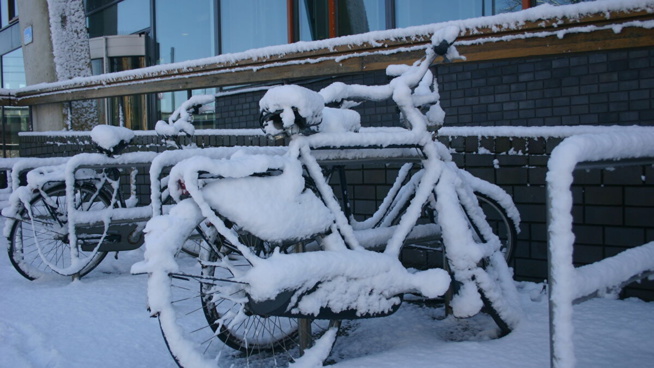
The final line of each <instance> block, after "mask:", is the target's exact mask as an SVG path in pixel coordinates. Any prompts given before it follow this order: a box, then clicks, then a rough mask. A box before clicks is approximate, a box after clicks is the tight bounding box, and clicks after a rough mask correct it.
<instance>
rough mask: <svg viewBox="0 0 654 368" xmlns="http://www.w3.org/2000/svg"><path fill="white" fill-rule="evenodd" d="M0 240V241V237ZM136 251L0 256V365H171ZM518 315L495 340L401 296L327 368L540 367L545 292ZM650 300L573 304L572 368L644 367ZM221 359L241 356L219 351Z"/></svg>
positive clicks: (545, 343) (479, 320) (338, 350)
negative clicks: (63, 266) (76, 266)
mask: <svg viewBox="0 0 654 368" xmlns="http://www.w3.org/2000/svg"><path fill="white" fill-rule="evenodd" d="M0 241H1V242H2V243H3V245H4V244H5V242H6V241H5V240H4V239H2V240H0ZM142 259H143V254H142V251H141V250H136V251H132V252H126V253H120V254H119V258H118V259H117V260H116V259H114V258H113V257H112V256H108V257H107V259H105V261H104V262H103V263H102V264H101V265H100V266H99V267H98V268H97V269H96V270H94V271H93V272H91V273H90V274H89V275H88V276H86V277H85V278H83V279H82V280H80V281H76V282H71V281H70V280H68V279H65V278H53V279H48V280H40V281H36V282H30V281H27V280H26V279H23V278H22V277H21V276H20V275H19V274H18V273H17V272H16V271H14V269H13V268H12V266H11V265H10V263H9V260H8V258H7V256H6V255H5V254H4V252H3V254H2V255H0V290H2V298H0V356H1V357H2V358H1V359H0V367H12V368H18V367H51V368H57V367H66V368H76V367H98V368H100V367H120V368H124V367H162V368H165V367H175V366H176V365H175V362H174V361H173V360H172V358H171V357H170V356H169V354H168V351H167V349H166V346H165V343H164V341H163V338H162V337H161V334H160V332H159V325H158V323H157V320H156V319H153V318H149V317H148V312H147V311H146V276H134V275H131V274H130V273H129V269H130V267H131V265H132V264H133V263H134V262H137V261H140V260H142ZM519 289H520V293H521V297H522V303H523V307H524V309H525V312H526V319H525V320H524V321H522V323H521V324H520V326H519V327H518V329H517V330H515V331H514V332H513V333H511V334H510V335H508V336H506V337H504V338H501V339H489V338H488V336H489V330H488V328H489V326H492V322H491V321H490V320H489V318H486V317H485V316H478V317H475V318H472V319H468V320H454V319H452V318H443V309H442V308H439V307H436V308H434V307H425V306H422V305H418V304H412V303H408V302H405V303H404V304H403V306H402V307H401V308H400V310H399V311H398V312H397V313H395V314H394V315H391V316H390V317H384V318H377V319H365V320H359V321H356V322H354V323H351V324H348V328H347V334H346V335H345V336H342V337H340V338H339V340H338V341H337V346H336V347H335V357H336V359H337V360H338V363H337V364H335V365H334V367H382V368H383V367H400V366H405V367H430V368H431V367H466V368H468V367H503V368H507V367H508V368H511V367H516V368H518V367H519V368H526V367H548V366H549V352H548V348H549V335H548V310H547V296H546V293H545V292H543V291H542V289H543V287H542V285H537V284H533V283H520V284H519ZM653 315H654V303H646V302H643V301H640V300H635V299H630V300H624V301H618V300H609V299H594V300H591V301H588V302H585V303H583V304H580V305H577V306H576V307H575V313H574V327H575V336H574V337H575V340H574V343H575V350H576V355H577V362H578V367H617V366H620V367H644V366H648V365H651V362H652V361H654V349H652V343H651V341H652V338H653V337H654V318H652V316H653ZM223 363H225V364H224V366H226V367H230V366H232V367H246V366H247V362H246V361H245V360H244V359H242V358H239V357H238V356H237V355H234V354H233V353H232V352H231V350H230V349H229V348H225V354H224V361H223Z"/></svg>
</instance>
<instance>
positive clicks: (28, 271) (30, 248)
mask: <svg viewBox="0 0 654 368" xmlns="http://www.w3.org/2000/svg"><path fill="white" fill-rule="evenodd" d="M91 191H93V192H95V191H94V189H90V188H86V187H81V188H77V194H78V195H79V197H78V198H87V200H92V201H93V202H92V203H87V204H86V205H85V206H84V208H90V209H102V208H106V207H107V206H108V204H109V200H108V199H107V198H104V197H102V196H97V195H96V196H94V197H90V196H88V192H91ZM89 198H91V199H89ZM29 206H30V207H29V212H28V210H27V209H23V211H22V212H21V215H20V217H21V218H22V219H23V220H16V221H15V222H14V224H13V226H12V228H11V231H10V236H9V247H8V253H9V259H10V260H11V263H12V265H13V266H14V268H15V269H16V270H17V271H18V272H19V273H20V274H21V275H23V276H24V277H26V278H27V279H30V280H35V279H37V278H40V277H43V276H47V275H52V274H55V273H56V272H55V271H54V270H53V269H52V268H51V265H52V266H54V267H56V268H57V269H65V268H67V267H69V266H70V265H71V254H70V244H69V242H68V227H67V208H66V190H65V186H64V185H63V184H62V185H58V186H55V187H52V188H49V189H47V190H45V191H44V193H40V194H37V195H36V196H35V197H34V199H32V201H31V202H30V205H29ZM39 250H40V252H39ZM78 250H79V252H78V257H79V259H80V262H82V263H83V264H85V266H84V267H83V268H82V269H81V271H80V276H83V275H85V274H87V273H88V272H90V271H91V270H92V269H93V268H94V267H95V266H97V265H98V264H99V263H100V261H102V259H103V258H104V256H105V255H106V253H105V252H95V253H93V252H84V251H82V250H81V248H79V247H78Z"/></svg>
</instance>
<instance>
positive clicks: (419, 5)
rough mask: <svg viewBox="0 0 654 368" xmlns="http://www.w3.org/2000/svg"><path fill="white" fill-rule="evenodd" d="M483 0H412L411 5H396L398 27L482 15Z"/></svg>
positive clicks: (396, 23)
mask: <svg viewBox="0 0 654 368" xmlns="http://www.w3.org/2000/svg"><path fill="white" fill-rule="evenodd" d="M483 3H484V2H483V0H459V1H450V0H411V6H402V5H401V4H405V3H398V4H397V5H396V7H395V25H396V27H397V28H403V27H409V26H415V25H422V24H430V23H438V22H444V21H448V20H455V19H465V18H474V17H480V16H482V15H483Z"/></svg>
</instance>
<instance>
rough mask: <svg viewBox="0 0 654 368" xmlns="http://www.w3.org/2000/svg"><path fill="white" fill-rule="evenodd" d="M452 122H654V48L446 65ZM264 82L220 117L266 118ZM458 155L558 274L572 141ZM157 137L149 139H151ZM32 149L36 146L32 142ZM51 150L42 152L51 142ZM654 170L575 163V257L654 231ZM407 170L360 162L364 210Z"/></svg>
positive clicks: (535, 263) (442, 79) (383, 118)
mask: <svg viewBox="0 0 654 368" xmlns="http://www.w3.org/2000/svg"><path fill="white" fill-rule="evenodd" d="M436 73H437V76H438V81H439V84H440V92H441V101H442V106H443V108H444V109H445V111H446V113H447V116H446V121H445V125H446V126H467V125H486V126H505V125H516V126H543V125H545V126H563V125H635V124H637V125H654V102H653V100H654V49H632V50H618V51H606V52H593V53H583V54H569V55H559V56H547V57H533V58H524V59H507V60H496V61H488V62H474V63H472V62H471V63H452V64H442V65H439V66H438V67H437V68H436ZM337 80H338V81H342V82H345V83H350V84H352V83H358V84H369V85H370V84H384V83H387V82H388V80H387V78H386V76H385V75H384V73H382V72H371V73H366V74H362V75H361V74H359V75H347V76H338V77H335V78H324V79H320V80H312V81H283V82H293V83H299V84H303V85H305V86H307V87H309V88H311V89H313V90H318V89H320V88H322V87H324V86H326V85H328V84H329V83H331V82H334V81H337ZM262 95H263V92H252V93H245V94H240V95H232V96H223V97H220V98H218V99H217V104H216V105H217V112H216V126H218V127H222V128H257V127H258V119H257V117H258V100H259V99H260V98H261V96H262ZM357 109H358V110H359V112H360V113H361V115H362V124H363V125H364V126H386V125H390V126H397V124H398V114H397V109H396V107H395V106H394V105H393V104H392V103H390V102H388V101H385V102H378V103H366V104H364V105H361V106H359V107H358V108H357ZM198 139H199V141H200V142H201V145H205V146H213V145H234V144H243V143H247V144H266V143H264V142H259V143H257V142H255V141H252V140H250V141H247V139H246V140H245V141H244V140H243V139H244V138H241V137H237V138H211V137H204V138H198ZM441 139H442V140H443V142H444V143H446V144H448V145H449V146H451V147H452V149H453V150H454V151H455V152H456V153H454V159H455V161H456V162H457V164H459V165H460V166H462V167H464V168H466V169H467V170H469V171H470V172H471V173H473V174H474V175H476V176H479V177H481V178H483V179H486V180H488V181H490V182H493V183H496V184H498V185H500V186H502V187H503V188H504V189H505V190H506V191H507V192H508V193H509V194H511V195H512V196H513V199H514V201H515V202H516V204H517V206H518V209H519V210H520V213H521V215H522V219H523V223H522V226H521V233H520V235H519V245H518V248H517V250H516V253H515V261H514V264H513V266H514V269H515V274H516V276H517V278H518V279H523V280H535V281H541V280H543V279H545V278H546V277H547V231H546V207H545V196H546V193H545V174H546V163H547V159H548V157H549V153H551V152H552V149H553V148H554V147H555V146H556V145H557V144H558V143H559V142H560V139H544V138H528V139H525V138H509V137H498V138H483V137H482V138H478V137H442V138H441ZM45 140H47V139H44V140H43V141H42V142H26V141H25V137H23V138H21V154H22V155H26V156H29V155H48V154H52V153H49V152H51V151H48V150H52V151H62V150H66V153H67V154H70V153H71V152H74V151H75V149H78V148H79V147H78V146H80V145H78V144H72V145H67V144H64V145H56V146H54V147H50V148H44V147H41V145H43V144H44V143H45ZM145 146H147V145H142V147H145ZM23 149H24V151H23ZM39 150H42V151H39ZM45 151H48V152H45ZM653 170H654V169H652V166H651V165H645V166H635V167H626V168H607V169H592V170H578V171H576V172H575V182H574V185H573V192H574V210H573V212H574V231H575V234H576V236H577V245H576V248H575V256H574V257H575V263H576V264H577V265H581V264H585V263H589V262H594V261H597V260H599V259H602V258H604V257H606V256H610V255H613V254H616V253H617V252H619V251H621V250H624V249H626V248H628V247H631V246H635V245H640V244H643V243H645V242H648V241H654V186H653V185H652V184H654V172H653ZM394 172H395V168H394V167H392V166H388V165H374V166H369V167H366V168H364V170H359V168H356V169H353V170H349V171H348V180H349V184H350V188H349V189H350V195H351V196H352V197H353V198H352V199H353V210H354V212H355V214H356V215H358V216H360V217H365V216H367V215H369V214H371V213H372V212H373V211H374V209H375V208H376V206H377V205H378V204H379V202H380V201H381V198H382V197H383V194H384V193H385V192H386V191H387V190H388V187H389V186H390V184H391V183H392V180H393V177H394ZM624 294H625V295H626V296H632V295H633V296H640V297H644V298H646V299H648V300H654V284H652V283H651V282H643V283H641V284H637V285H633V286H631V287H629V288H627V289H626V290H625V291H624Z"/></svg>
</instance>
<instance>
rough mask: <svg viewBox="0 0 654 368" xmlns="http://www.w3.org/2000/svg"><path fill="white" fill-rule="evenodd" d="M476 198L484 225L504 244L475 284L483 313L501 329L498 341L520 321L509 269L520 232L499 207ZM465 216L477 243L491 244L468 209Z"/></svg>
mask: <svg viewBox="0 0 654 368" xmlns="http://www.w3.org/2000/svg"><path fill="white" fill-rule="evenodd" d="M474 195H475V196H476V197H477V201H478V205H479V206H480V207H481V208H482V210H484V215H485V219H483V221H485V222H486V223H487V224H488V225H489V226H490V227H491V229H492V230H493V233H494V234H495V235H496V236H497V237H498V238H499V240H500V242H501V244H500V249H499V250H498V251H497V252H495V253H493V254H491V255H490V256H489V257H487V258H484V259H482V261H481V263H480V264H479V265H478V268H477V270H475V276H474V277H473V281H474V282H475V284H476V286H477V290H478V292H479V295H480V298H481V301H482V304H483V309H482V311H484V312H486V313H487V314H488V315H490V316H491V318H492V319H493V321H494V322H495V324H496V325H497V326H498V327H499V330H500V333H499V337H502V336H505V335H507V334H509V333H510V332H511V331H512V330H513V328H514V327H515V326H516V324H517V321H518V319H517V316H518V314H519V313H520V312H519V310H518V309H517V308H516V307H515V305H517V304H519V301H518V299H517V293H516V291H515V288H514V287H513V284H512V279H511V275H512V274H511V272H510V270H509V266H508V263H509V260H510V259H512V256H513V253H514V251H515V246H516V243H517V228H516V227H515V223H514V222H513V221H511V220H510V218H509V216H508V215H507V213H506V211H505V210H504V208H503V207H502V206H500V205H499V203H497V202H496V201H495V200H493V199H492V198H490V197H488V196H486V195H483V194H481V193H477V192H475V193H474ZM484 207H486V208H484ZM489 207H490V209H489ZM464 212H466V216H467V217H468V221H469V223H470V226H471V228H472V231H473V233H474V234H475V235H476V237H477V239H479V241H481V242H487V241H489V239H486V238H485V237H484V235H483V233H482V232H481V231H479V229H478V228H479V224H475V220H473V219H472V218H471V217H470V216H469V215H468V214H467V211H466V209H465V208H464ZM455 278H456V275H455ZM509 279H511V280H509ZM509 284H510V285H509ZM518 308H519V307H518Z"/></svg>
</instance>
